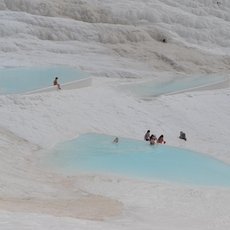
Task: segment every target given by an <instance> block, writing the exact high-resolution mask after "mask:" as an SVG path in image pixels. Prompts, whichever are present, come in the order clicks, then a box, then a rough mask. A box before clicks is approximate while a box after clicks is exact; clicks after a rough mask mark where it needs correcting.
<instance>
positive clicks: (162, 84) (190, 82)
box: [120, 74, 227, 97]
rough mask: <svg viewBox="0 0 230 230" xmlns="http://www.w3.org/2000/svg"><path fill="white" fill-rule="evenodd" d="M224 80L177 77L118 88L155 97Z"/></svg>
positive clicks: (209, 77)
mask: <svg viewBox="0 0 230 230" xmlns="http://www.w3.org/2000/svg"><path fill="white" fill-rule="evenodd" d="M226 80H227V77H226V76H218V75H211V74H210V75H204V76H192V77H189V78H185V77H179V76H178V77H176V78H172V79H158V80H151V81H147V82H140V83H129V84H124V85H122V86H120V88H121V89H124V90H126V91H129V92H131V93H133V94H135V95H138V96H141V97H156V96H159V95H162V94H170V93H175V92H183V91H186V90H193V89H198V88H202V87H205V86H211V85H215V84H218V83H220V82H224V81H226Z"/></svg>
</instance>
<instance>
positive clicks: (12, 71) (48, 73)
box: [0, 66, 87, 94]
mask: <svg viewBox="0 0 230 230" xmlns="http://www.w3.org/2000/svg"><path fill="white" fill-rule="evenodd" d="M55 77H58V78H59V82H60V83H61V84H65V83H68V82H71V81H76V80H80V79H84V78H86V77H87V74H86V73H84V72H81V71H79V70H77V69H74V68H70V67H62V66H61V67H60V66H58V67H18V68H5V69H0V94H17V93H26V92H29V91H33V90H37V89H41V88H47V87H50V86H52V84H53V80H54V78H55Z"/></svg>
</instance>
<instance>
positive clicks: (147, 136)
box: [144, 130, 166, 145]
mask: <svg viewBox="0 0 230 230" xmlns="http://www.w3.org/2000/svg"><path fill="white" fill-rule="evenodd" d="M144 139H145V140H146V141H149V144H150V145H155V144H157V143H158V144H165V143H166V141H165V140H164V135H160V136H159V137H158V138H157V137H156V136H155V135H154V134H150V130H147V132H146V133H145V136H144Z"/></svg>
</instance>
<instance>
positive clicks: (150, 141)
mask: <svg viewBox="0 0 230 230" xmlns="http://www.w3.org/2000/svg"><path fill="white" fill-rule="evenodd" d="M156 141H157V138H156V136H155V135H153V134H152V135H151V136H150V138H149V144H150V145H155V144H156Z"/></svg>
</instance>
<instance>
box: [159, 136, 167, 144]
mask: <svg viewBox="0 0 230 230" xmlns="http://www.w3.org/2000/svg"><path fill="white" fill-rule="evenodd" d="M157 143H159V144H165V143H166V141H165V140H164V135H160V136H159V137H158V139H157Z"/></svg>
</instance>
